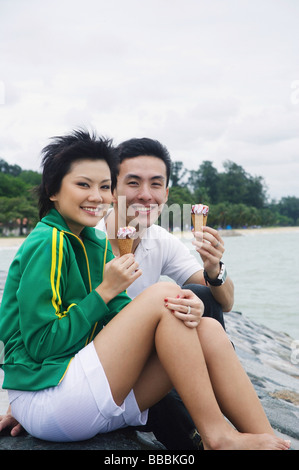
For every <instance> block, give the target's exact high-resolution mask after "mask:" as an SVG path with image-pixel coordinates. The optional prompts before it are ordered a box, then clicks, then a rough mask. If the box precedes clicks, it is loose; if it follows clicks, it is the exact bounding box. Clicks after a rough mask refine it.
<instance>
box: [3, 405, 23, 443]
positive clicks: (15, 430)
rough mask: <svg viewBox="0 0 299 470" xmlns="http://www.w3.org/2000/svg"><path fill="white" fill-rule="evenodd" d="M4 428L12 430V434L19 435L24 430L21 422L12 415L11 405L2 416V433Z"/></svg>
mask: <svg viewBox="0 0 299 470" xmlns="http://www.w3.org/2000/svg"><path fill="white" fill-rule="evenodd" d="M4 430H7V431H10V435H11V436H18V435H19V434H20V433H21V432H22V431H23V428H22V426H21V424H20V423H18V421H17V420H16V419H15V418H14V417H13V416H12V414H11V408H10V407H9V408H8V410H7V413H6V415H2V416H0V433H1V431H4Z"/></svg>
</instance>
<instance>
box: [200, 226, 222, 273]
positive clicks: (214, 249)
mask: <svg viewBox="0 0 299 470" xmlns="http://www.w3.org/2000/svg"><path fill="white" fill-rule="evenodd" d="M194 237H195V238H194V240H193V241H192V244H193V245H194V246H195V249H196V251H197V252H198V253H199V254H200V256H201V259H202V261H203V265H204V269H205V270H206V272H207V274H208V276H209V278H210V279H216V278H217V276H218V275H219V271H220V267H219V263H220V261H221V258H222V256H223V253H224V251H225V248H224V241H223V240H222V238H221V237H220V235H219V233H218V231H217V230H214V229H213V228H211V227H207V226H206V227H203V231H202V232H195V233H194Z"/></svg>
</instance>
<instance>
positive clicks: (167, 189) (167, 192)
mask: <svg viewBox="0 0 299 470" xmlns="http://www.w3.org/2000/svg"><path fill="white" fill-rule="evenodd" d="M168 194H169V187H167V188H166V199H165V202H167V201H168Z"/></svg>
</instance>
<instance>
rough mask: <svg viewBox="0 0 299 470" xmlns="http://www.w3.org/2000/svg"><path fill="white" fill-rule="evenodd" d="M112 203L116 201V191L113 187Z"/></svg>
mask: <svg viewBox="0 0 299 470" xmlns="http://www.w3.org/2000/svg"><path fill="white" fill-rule="evenodd" d="M111 202H112V204H116V203H117V192H116V189H115V188H114V189H113V191H112V201H111Z"/></svg>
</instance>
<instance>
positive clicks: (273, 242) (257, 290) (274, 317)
mask: <svg viewBox="0 0 299 470" xmlns="http://www.w3.org/2000/svg"><path fill="white" fill-rule="evenodd" d="M220 235H221V232H220ZM231 235H232V236H227V233H226V234H225V236H223V237H222V238H223V240H224V243H225V253H224V256H223V261H224V263H225V265H226V267H227V271H228V273H229V276H230V277H231V279H232V280H233V282H234V286H235V303H234V307H233V310H234V311H238V312H241V313H242V314H243V315H245V316H247V317H248V318H250V319H251V320H253V321H255V322H257V323H259V324H262V325H265V326H267V327H268V328H271V329H273V330H275V331H280V332H284V333H287V334H288V335H290V336H291V337H292V338H293V339H294V340H298V341H299V229H298V231H296V230H295V231H292V230H290V231H287V230H283V231H280V230H278V231H277V232H276V231H271V230H264V231H263V230H256V231H255V230H248V231H246V230H244V231H241V235H240V234H239V233H238V236H233V233H231ZM180 238H181V240H182V242H183V243H185V244H186V245H187V246H188V248H189V249H190V250H191V252H192V254H194V256H196V257H199V255H198V254H197V252H196V251H195V250H194V247H193V245H192V243H191V238H190V237H184V236H181V237H180ZM16 251H17V247H15V246H13V247H0V271H4V272H7V271H8V268H9V265H10V263H11V261H12V259H13V257H14V255H15V253H16Z"/></svg>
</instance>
